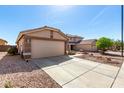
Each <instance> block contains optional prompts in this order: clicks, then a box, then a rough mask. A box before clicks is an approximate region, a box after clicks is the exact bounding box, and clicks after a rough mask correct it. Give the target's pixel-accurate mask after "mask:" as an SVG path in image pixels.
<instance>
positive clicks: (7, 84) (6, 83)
mask: <svg viewBox="0 0 124 93" xmlns="http://www.w3.org/2000/svg"><path fill="white" fill-rule="evenodd" d="M4 87H5V88H12V85H11V82H10V81H6V82H5V84H4Z"/></svg>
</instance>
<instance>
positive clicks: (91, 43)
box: [75, 39, 97, 52]
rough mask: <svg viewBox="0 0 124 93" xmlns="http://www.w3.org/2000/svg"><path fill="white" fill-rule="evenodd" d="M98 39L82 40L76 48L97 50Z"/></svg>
mask: <svg viewBox="0 0 124 93" xmlns="http://www.w3.org/2000/svg"><path fill="white" fill-rule="evenodd" d="M96 41H97V40H96V39H87V40H82V41H81V42H80V43H78V44H77V45H76V46H75V48H76V49H77V50H83V51H92V52H93V51H94V52H95V51H97V46H96Z"/></svg>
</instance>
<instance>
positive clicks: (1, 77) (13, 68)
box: [0, 52, 61, 88]
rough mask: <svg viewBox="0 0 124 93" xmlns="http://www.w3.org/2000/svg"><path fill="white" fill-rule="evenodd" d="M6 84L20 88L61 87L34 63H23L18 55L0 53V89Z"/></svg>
mask: <svg viewBox="0 0 124 93" xmlns="http://www.w3.org/2000/svg"><path fill="white" fill-rule="evenodd" d="M7 82H10V84H11V86H12V87H20V88H25V87H26V88H60V87H61V86H60V85H59V84H57V83H56V82H55V81H54V80H53V79H52V78H51V77H50V76H49V75H48V74H47V73H45V72H44V71H43V70H41V69H39V68H38V67H37V66H36V65H35V64H34V63H31V62H28V63H27V62H25V61H24V60H23V59H21V58H20V56H19V55H17V56H9V55H6V53H5V52H0V87H5V84H6V83H7Z"/></svg>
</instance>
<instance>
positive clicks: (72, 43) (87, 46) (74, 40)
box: [67, 34, 97, 51]
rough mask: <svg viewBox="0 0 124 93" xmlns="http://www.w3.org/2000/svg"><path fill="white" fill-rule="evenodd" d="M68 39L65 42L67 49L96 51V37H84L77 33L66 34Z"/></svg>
mask: <svg viewBox="0 0 124 93" xmlns="http://www.w3.org/2000/svg"><path fill="white" fill-rule="evenodd" d="M67 36H68V37H69V41H68V43H67V46H68V47H67V49H68V50H77V51H80V50H81V51H97V47H96V41H97V40H96V39H86V40H84V38H83V37H81V36H77V35H70V34H67Z"/></svg>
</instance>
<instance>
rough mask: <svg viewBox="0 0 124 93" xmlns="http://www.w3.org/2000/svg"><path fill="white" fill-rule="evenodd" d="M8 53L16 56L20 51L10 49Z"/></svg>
mask: <svg viewBox="0 0 124 93" xmlns="http://www.w3.org/2000/svg"><path fill="white" fill-rule="evenodd" d="M7 52H8V54H11V55H16V54H17V53H18V49H17V48H16V47H10V48H9V49H8V51H7Z"/></svg>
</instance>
